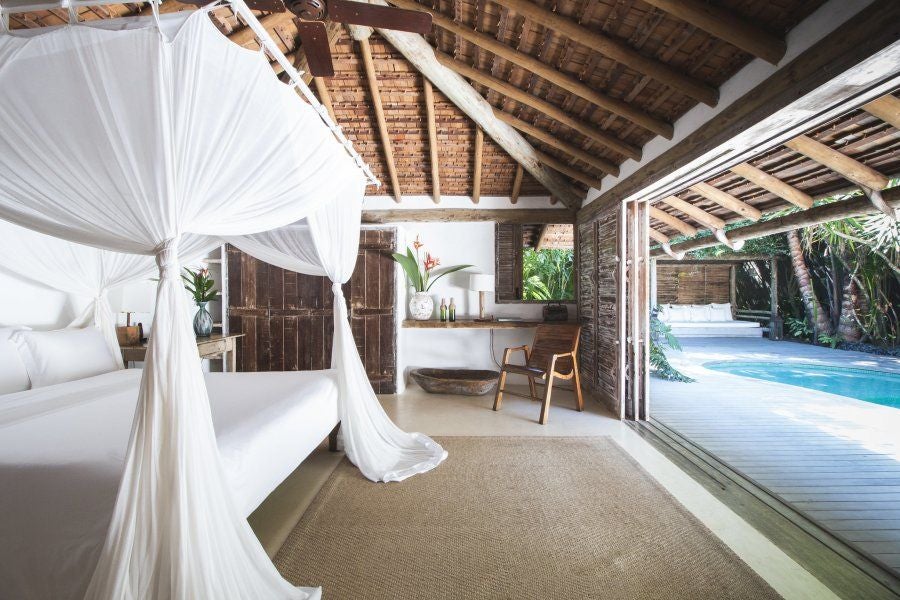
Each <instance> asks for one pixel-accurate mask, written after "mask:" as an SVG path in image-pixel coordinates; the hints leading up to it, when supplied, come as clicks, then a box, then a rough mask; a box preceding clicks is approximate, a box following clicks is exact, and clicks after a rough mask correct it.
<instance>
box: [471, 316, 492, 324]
mask: <svg viewBox="0 0 900 600" xmlns="http://www.w3.org/2000/svg"><path fill="white" fill-rule="evenodd" d="M472 320H473V321H475V322H476V323H484V322H490V321H493V320H494V315H485V316H483V317H475V318H474V319H472Z"/></svg>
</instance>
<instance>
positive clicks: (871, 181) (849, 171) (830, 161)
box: [784, 135, 888, 190]
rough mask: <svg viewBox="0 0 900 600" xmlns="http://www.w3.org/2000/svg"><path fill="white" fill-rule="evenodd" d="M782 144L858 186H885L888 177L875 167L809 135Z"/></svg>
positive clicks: (877, 188) (871, 187) (877, 187)
mask: <svg viewBox="0 0 900 600" xmlns="http://www.w3.org/2000/svg"><path fill="white" fill-rule="evenodd" d="M784 145H785V146H787V147H788V148H790V149H791V150H793V151H795V152H799V153H800V154H802V155H803V156H806V157H807V158H809V159H811V160H813V161H815V162H817V163H819V164H820V165H824V166H826V167H828V168H829V169H831V170H832V171H834V172H835V173H837V174H838V175H840V176H841V177H844V178H845V179H847V180H848V181H852V182H853V183H855V184H856V185H858V186H861V187H863V188H869V189H870V190H883V189H884V188H886V187H887V184H888V178H887V177H885V176H884V175H882V174H881V173H879V172H878V171H876V170H875V169H873V168H871V167H868V166H866V165H864V164H863V163H861V162H859V161H858V160H856V159H855V158H851V157H849V156H847V155H846V154H842V153H840V152H838V151H837V150H835V149H833V148H830V147H828V146H826V145H825V144H823V143H822V142H819V141H817V140H814V139H812V138H811V137H808V136H805V135H801V136H798V137H795V138H794V139H792V140H790V141H788V142H786V143H785V144H784Z"/></svg>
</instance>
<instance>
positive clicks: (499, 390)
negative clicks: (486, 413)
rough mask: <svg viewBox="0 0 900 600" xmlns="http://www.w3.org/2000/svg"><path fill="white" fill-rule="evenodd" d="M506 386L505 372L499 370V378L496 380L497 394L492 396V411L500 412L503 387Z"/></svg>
mask: <svg viewBox="0 0 900 600" xmlns="http://www.w3.org/2000/svg"><path fill="white" fill-rule="evenodd" d="M504 385H506V370H505V369H500V378H499V379H498V380H497V393H496V394H494V410H500V405H501V404H502V403H503V386H504Z"/></svg>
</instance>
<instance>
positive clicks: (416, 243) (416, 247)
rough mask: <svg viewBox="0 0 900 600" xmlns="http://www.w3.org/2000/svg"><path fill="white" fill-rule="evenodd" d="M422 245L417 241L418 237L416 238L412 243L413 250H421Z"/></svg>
mask: <svg viewBox="0 0 900 600" xmlns="http://www.w3.org/2000/svg"><path fill="white" fill-rule="evenodd" d="M424 245H425V244H423V243H422V242H420V241H419V236H416V241H414V242H413V248H415V249H416V250H418V249H419V248H421V247H422V246H424Z"/></svg>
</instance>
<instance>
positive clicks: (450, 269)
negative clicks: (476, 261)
mask: <svg viewBox="0 0 900 600" xmlns="http://www.w3.org/2000/svg"><path fill="white" fill-rule="evenodd" d="M471 266H474V265H456V266H455V267H447V268H446V269H444V270H443V271H441V273H440V274H439V275H436V276H434V279H432V280H431V283H429V284H428V287H427V288H425V290H424V291H426V292H427V291H428V290H430V289H431V286H433V285H434V284H435V283H437V280H438V279H440V278H441V277H443V276H444V275H449V274H450V273H456V272H457V271H462V270H463V269H468V268H469V267H471Z"/></svg>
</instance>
